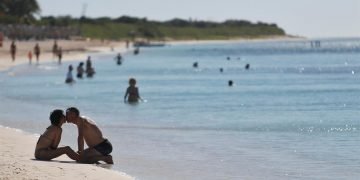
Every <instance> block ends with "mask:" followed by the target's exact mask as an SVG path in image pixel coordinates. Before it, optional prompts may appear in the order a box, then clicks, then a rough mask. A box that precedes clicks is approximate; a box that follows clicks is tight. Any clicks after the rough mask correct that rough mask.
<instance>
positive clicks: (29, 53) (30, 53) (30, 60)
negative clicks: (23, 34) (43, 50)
mask: <svg viewBox="0 0 360 180" xmlns="http://www.w3.org/2000/svg"><path fill="white" fill-rule="evenodd" d="M28 59H29V64H31V62H32V52H31V51H29V52H28Z"/></svg>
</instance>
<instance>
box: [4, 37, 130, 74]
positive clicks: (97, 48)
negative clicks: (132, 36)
mask: <svg viewBox="0 0 360 180" xmlns="http://www.w3.org/2000/svg"><path fill="white" fill-rule="evenodd" d="M36 43H39V46H40V48H41V54H40V58H39V59H40V60H39V64H42V63H48V62H57V61H58V58H57V57H54V55H53V53H52V46H53V43H54V41H53V40H43V41H33V40H31V41H15V44H16V47H17V51H16V58H15V61H12V60H11V55H10V44H11V41H9V40H6V41H4V42H3V46H2V47H0V71H4V70H6V69H9V68H11V67H13V66H17V65H21V64H29V59H28V55H27V54H28V52H29V51H31V52H33V48H34V46H35V44H36ZM57 44H58V46H59V47H62V51H63V53H62V54H63V57H62V62H67V61H74V60H75V61H80V60H84V61H85V60H86V59H87V56H88V54H89V53H114V54H115V53H125V52H126V51H127V50H130V49H131V48H129V49H127V48H126V44H125V42H122V41H99V40H91V41H78V40H58V41H57ZM32 64H36V59H35V55H34V54H33V56H32Z"/></svg>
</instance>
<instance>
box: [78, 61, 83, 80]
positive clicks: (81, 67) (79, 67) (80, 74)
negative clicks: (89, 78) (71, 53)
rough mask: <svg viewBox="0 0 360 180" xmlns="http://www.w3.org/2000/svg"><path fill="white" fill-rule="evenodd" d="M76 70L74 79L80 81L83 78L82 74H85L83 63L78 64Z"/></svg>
mask: <svg viewBox="0 0 360 180" xmlns="http://www.w3.org/2000/svg"><path fill="white" fill-rule="evenodd" d="M76 70H77V74H76V77H77V78H80V79H82V78H83V74H84V72H85V70H84V63H83V62H80V63H79V65H78V67H77V68H76Z"/></svg>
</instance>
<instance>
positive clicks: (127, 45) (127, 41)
mask: <svg viewBox="0 0 360 180" xmlns="http://www.w3.org/2000/svg"><path fill="white" fill-rule="evenodd" d="M129 44H130V42H129V40H126V49H129Z"/></svg>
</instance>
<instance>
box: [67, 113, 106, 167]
mask: <svg viewBox="0 0 360 180" xmlns="http://www.w3.org/2000/svg"><path fill="white" fill-rule="evenodd" d="M66 121H67V122H68V123H73V124H75V125H76V126H77V128H78V133H79V135H78V152H79V153H80V162H82V163H96V162H98V161H104V162H106V163H108V164H113V160H112V156H110V155H107V156H104V155H102V154H101V153H100V152H98V151H97V150H96V149H94V146H96V145H98V144H100V143H101V142H103V141H104V140H105V138H104V137H103V135H102V132H101V131H100V129H99V128H98V127H97V125H96V124H95V123H94V122H93V121H92V120H90V119H88V118H85V117H81V116H77V115H76V114H75V113H74V112H71V111H69V112H66ZM84 142H85V143H86V144H87V146H88V147H89V148H87V149H84Z"/></svg>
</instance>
